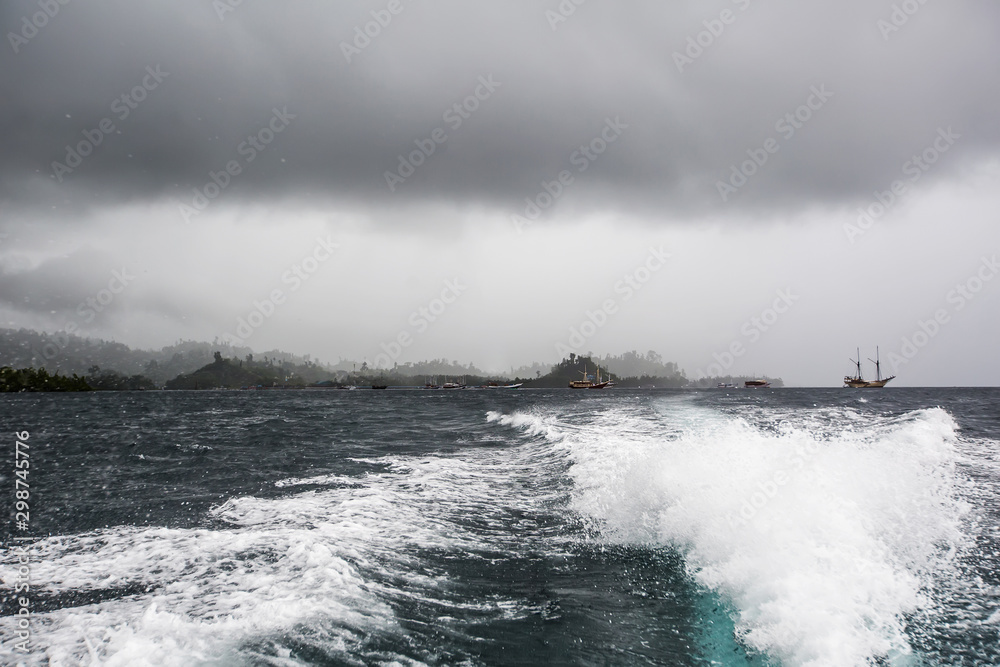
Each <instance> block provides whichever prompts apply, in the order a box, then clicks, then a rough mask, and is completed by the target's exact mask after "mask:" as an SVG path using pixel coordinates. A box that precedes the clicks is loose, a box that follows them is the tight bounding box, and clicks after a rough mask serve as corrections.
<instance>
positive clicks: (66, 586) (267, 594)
mask: <svg viewBox="0 0 1000 667" xmlns="http://www.w3.org/2000/svg"><path fill="white" fill-rule="evenodd" d="M530 460H531V457H530V456H528V457H527V458H525V459H524V460H520V458H519V455H517V454H515V452H513V451H511V450H502V449H501V450H497V451H488V450H478V449H473V450H470V455H469V456H467V457H462V458H459V457H438V456H426V457H383V458H378V459H373V460H372V461H371V463H373V464H376V465H377V467H378V468H379V469H380V470H381V471H382V472H378V473H369V474H367V475H365V476H363V477H358V478H338V477H336V476H331V477H324V478H311V479H304V480H290V482H291V483H290V484H289V486H291V487H293V488H294V486H295V485H296V484H298V483H302V484H317V485H321V486H328V485H331V484H332V485H333V486H332V487H329V488H322V489H318V490H311V491H307V492H300V493H295V494H294V495H289V496H284V497H280V498H257V497H240V498H232V499H230V500H228V501H226V502H224V503H223V504H221V505H219V506H218V507H216V508H214V509H213V510H212V512H211V515H212V517H213V518H214V519H215V520H216V521H219V522H221V523H224V524H228V526H229V527H228V528H223V529H208V528H202V529H169V528H127V527H117V528H111V529H107V530H102V531H97V532H94V533H88V534H83V535H71V536H63V537H57V538H50V539H47V540H44V541H43V542H41V543H39V544H38V545H36V546H35V548H34V551H33V555H32V565H31V577H32V581H33V582H34V585H33V588H32V594H33V595H34V596H35V599H36V600H38V599H40V598H41V597H45V598H50V599H51V598H59V597H64V598H65V600H64V601H63V602H61V603H60V606H61V608H59V609H56V610H53V611H49V612H44V613H37V614H36V615H35V617H34V620H33V623H34V625H33V628H34V634H33V637H34V640H33V648H34V651H33V653H32V655H31V656H30V657H29V658H27V659H26V664H51V665H97V664H101V665H185V666H186V665H199V664H212V665H216V664H225V665H238V664H288V665H291V664H304V663H301V662H297V661H295V660H294V659H293V658H292V657H290V656H291V655H292V653H291V651H290V648H289V647H290V644H289V639H288V638H289V637H290V638H292V641H297V642H299V643H306V644H312V645H317V644H318V645H320V646H321V647H322V651H323V652H324V653H325V654H326V655H329V656H331V657H332V658H333V659H335V660H340V661H342V662H343V663H344V664H363V663H365V662H369V663H374V662H377V663H379V664H400V665H413V664H419V663H417V662H415V660H414V658H413V657H412V656H407V655H402V654H400V655H393V654H392V653H390V652H386V650H385V649H384V648H383V649H379V650H378V653H377V655H371V656H367V657H366V654H365V653H364V651H365V649H364V646H365V642H366V641H368V640H369V639H370V638H371V637H372V636H381V637H384V638H386V639H387V640H388V643H389V644H390V645H392V644H396V645H399V646H406V645H408V640H407V638H406V634H407V633H406V632H405V630H404V629H402V628H401V626H400V625H399V623H398V621H397V619H396V617H395V614H394V612H393V609H392V604H393V601H394V600H404V599H405V600H411V601H416V602H419V603H421V604H422V605H424V606H426V605H432V606H433V607H434V608H436V609H438V610H439V611H440V615H441V617H442V619H444V620H442V623H447V619H448V618H449V617H451V616H452V615H457V614H456V613H455V612H456V611H457V610H470V609H471V610H474V611H475V612H476V613H477V614H482V613H487V614H494V615H495V616H497V617H498V618H507V617H511V614H515V615H516V614H518V613H522V614H523V613H528V611H530V610H528V611H525V610H524V609H522V608H524V607H525V605H526V604H528V603H527V602H526V601H524V600H520V599H509V598H504V597H502V596H496V597H494V598H491V599H489V600H483V601H478V600H469V599H467V598H465V597H464V596H463V595H461V593H456V594H453V589H454V585H453V584H452V582H450V581H449V580H448V579H447V577H446V576H445V575H444V574H442V573H440V571H433V570H429V569H428V568H427V567H426V564H425V562H424V560H423V558H422V554H424V553H426V552H428V551H435V550H439V551H443V552H446V553H460V554H464V555H465V556H466V557H468V558H487V557H489V555H490V554H494V555H495V554H496V553H497V552H498V551H502V550H504V549H518V548H520V547H521V544H522V543H523V542H524V541H525V540H526V537H527V538H530V535H531V533H532V531H533V530H536V528H537V526H532V525H531V519H530V518H526V517H530V514H531V512H536V511H537V510H538V504H539V503H543V502H545V495H544V493H539V489H538V488H535V487H531V486H530V484H528V483H526V484H525V485H524V487H523V491H522V492H520V493H511V491H510V488H509V486H508V485H509V484H510V482H511V480H512V479H517V478H518V477H519V476H523V477H524V478H525V480H529V479H530V477H531V476H533V475H534V474H535V473H536V471H537V469H538V468H537V467H535V466H533V465H532V464H531V463H530ZM348 482H350V483H348ZM511 517H514V518H511ZM514 523H517V526H518V529H517V530H516V531H512V530H511V529H510V528H509V526H510V525H511V524H514ZM470 525H471V526H472V527H471V528H470ZM4 560H5V563H4V564H3V565H0V579H2V580H3V581H4V583H5V585H12V584H13V582H14V579H15V578H16V576H17V575H16V570H15V567H16V558H5V559H4ZM81 596H82V599H81ZM71 598H73V599H71ZM517 610H521V611H517ZM15 623H16V618H12V617H8V618H5V619H0V631H2V632H3V633H4V635H5V636H12V631H13V628H14V624H15ZM457 631H458V630H456V632H457ZM282 656H284V657H282ZM21 657H22V656H20V655H18V654H16V653H14V651H13V646H12V645H11V644H9V643H8V644H4V645H2V646H0V663H2V664H14V663H15V662H17V660H18V659H20V658H21ZM32 661H34V662H32Z"/></svg>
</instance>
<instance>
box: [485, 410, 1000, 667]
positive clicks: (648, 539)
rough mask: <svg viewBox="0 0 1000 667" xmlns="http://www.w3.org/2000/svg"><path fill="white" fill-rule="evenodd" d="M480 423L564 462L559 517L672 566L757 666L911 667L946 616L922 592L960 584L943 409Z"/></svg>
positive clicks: (955, 479)
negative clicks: (659, 554)
mask: <svg viewBox="0 0 1000 667" xmlns="http://www.w3.org/2000/svg"><path fill="white" fill-rule="evenodd" d="M488 418H489V419H491V420H494V421H498V422H500V423H502V424H505V425H508V426H511V427H514V428H519V429H523V430H524V431H526V432H527V433H530V434H533V435H534V436H538V435H544V436H545V437H548V438H549V439H550V441H551V442H552V444H553V446H555V447H558V448H560V449H562V450H564V451H565V452H566V453H567V454H568V455H569V456H570V458H571V460H572V461H573V464H572V465H571V467H570V469H569V475H570V476H571V478H572V480H573V492H572V503H571V506H572V508H573V510H574V511H575V512H577V513H579V514H580V515H581V516H582V517H584V518H585V519H586V521H587V522H588V523H589V525H590V526H591V527H592V530H593V532H594V534H596V535H597V536H598V538H597V539H599V540H602V541H605V542H608V543H617V544H643V545H651V546H656V545H658V546H666V547H671V548H674V549H677V550H678V551H680V552H681V553H682V554H683V555H684V557H685V560H686V563H687V567H688V571H689V573H690V575H691V576H692V577H693V578H694V579H695V580H696V581H697V582H698V583H700V584H701V585H703V586H704V587H706V588H707V589H709V590H711V591H714V592H715V593H717V594H719V595H720V596H722V597H723V598H724V599H725V600H727V601H728V602H729V604H730V605H731V615H732V617H733V620H734V621H735V628H736V635H737V637H738V639H739V641H740V643H741V644H742V645H743V646H744V647H746V648H747V649H748V651H749V652H750V653H751V654H753V653H756V654H761V655H762V656H765V657H766V658H767V659H769V660H777V661H779V662H781V663H783V664H791V665H816V666H819V665H831V666H834V665H836V666H842V665H863V664H868V663H869V662H870V661H872V660H880V661H882V660H887V661H888V662H889V663H890V664H917V663H916V662H912V661H913V660H914V658H913V654H914V652H915V651H914V647H915V645H916V646H918V647H923V648H927V647H928V646H930V644H932V643H933V641H931V640H928V639H927V637H926V636H925V635H933V634H934V633H935V630H934V629H933V627H929V626H933V624H934V623H935V622H936V621H935V620H934V616H935V614H936V612H939V611H941V609H940V607H941V606H946V604H947V602H946V601H944V600H941V599H938V598H936V597H935V595H936V594H937V593H935V591H938V592H940V590H941V589H943V588H947V587H951V588H953V589H954V588H956V586H955V585H954V583H952V584H950V585H949V584H947V583H943V582H955V581H957V580H959V579H960V578H961V576H963V575H960V574H959V572H958V565H957V561H958V554H960V553H961V552H962V551H963V549H964V548H965V547H966V546H967V545H968V544H969V540H970V538H969V537H968V526H969V524H970V521H969V513H970V508H969V505H968V503H967V502H966V501H964V500H963V499H962V493H961V490H962V489H963V488H964V487H965V484H964V482H963V481H962V479H961V476H960V475H959V474H958V472H957V464H958V462H959V458H960V456H959V454H958V453H957V452H956V429H957V427H956V425H955V423H954V421H953V420H952V418H951V417H950V416H949V415H948V414H947V413H946V412H945V411H943V410H941V409H931V410H922V411H919V412H913V413H910V414H907V415H905V416H903V417H900V418H896V419H890V418H880V419H875V420H874V421H873V420H872V419H870V418H869V417H865V419H861V417H860V416H859V415H858V414H857V413H855V412H853V411H851V410H844V409H818V410H813V411H811V412H810V411H794V412H793V411H788V412H786V413H781V412H778V411H774V410H771V411H760V412H759V413H758V414H757V417H756V421H755V423H751V422H749V421H747V420H746V419H744V418H743V417H742V416H740V415H739V414H727V413H725V412H721V411H717V410H707V409H701V408H699V407H697V406H695V405H692V404H691V403H690V402H688V401H685V400H681V401H673V402H671V401H668V400H666V399H664V400H663V401H662V402H661V403H660V404H658V405H657V406H655V409H648V407H636V408H633V409H629V410H608V411H605V412H599V413H596V414H594V415H592V416H586V417H584V416H577V417H572V418H563V417H557V416H555V415H542V414H521V413H515V414H513V415H507V416H501V415H496V414H491V415H490V416H489V417H488ZM958 588H961V586H958ZM965 602H967V603H968V602H969V601H968V600H966V601H965ZM982 602H983V601H982V600H979V603H980V604H982ZM994 609H995V607H994ZM938 615H940V614H938ZM967 615H968V614H967ZM973 616H977V615H976V614H973ZM978 616H982V618H978V617H976V618H971V619H966V620H967V621H969V622H971V623H982V622H991V621H988V620H987V619H988V617H989V616H990V609H989V607H984V608H983V609H982V612H981V613H979V614H978ZM928 650H929V649H928ZM994 657H996V656H994Z"/></svg>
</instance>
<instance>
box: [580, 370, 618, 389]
mask: <svg viewBox="0 0 1000 667" xmlns="http://www.w3.org/2000/svg"><path fill="white" fill-rule="evenodd" d="M580 372H581V373H583V379H582V380H570V381H569V388H570V389H604V388H605V387H613V386H614V383H613V382H612V381H611V380H610V378H609V379H607V380H605V381H603V382H602V381H601V367H600V366H598V367H597V381H596V382H595V381H594V376H593V375H590V374H589V373H587V367H586V365H585V366H584V367H583V370H582V371H580Z"/></svg>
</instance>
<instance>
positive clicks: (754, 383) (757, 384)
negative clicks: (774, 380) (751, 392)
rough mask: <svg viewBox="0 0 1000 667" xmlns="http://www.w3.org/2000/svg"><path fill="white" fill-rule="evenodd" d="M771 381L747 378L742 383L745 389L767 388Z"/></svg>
mask: <svg viewBox="0 0 1000 667" xmlns="http://www.w3.org/2000/svg"><path fill="white" fill-rule="evenodd" d="M770 386H771V383H770V382H768V381H767V380H747V381H746V382H744V383H743V387H744V388H745V389H767V388H769V387H770Z"/></svg>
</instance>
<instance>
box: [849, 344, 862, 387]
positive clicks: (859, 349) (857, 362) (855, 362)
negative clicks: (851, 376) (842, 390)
mask: <svg viewBox="0 0 1000 667" xmlns="http://www.w3.org/2000/svg"><path fill="white" fill-rule="evenodd" d="M851 362H852V363H854V364H855V365H856V366H857V367H858V375H857V378H858V379H859V380H860V379H862V378H861V348H860V347H859V348H858V358H857V360H854V359H851Z"/></svg>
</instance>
